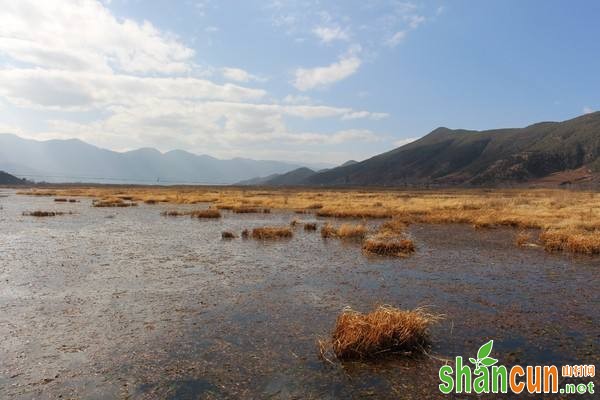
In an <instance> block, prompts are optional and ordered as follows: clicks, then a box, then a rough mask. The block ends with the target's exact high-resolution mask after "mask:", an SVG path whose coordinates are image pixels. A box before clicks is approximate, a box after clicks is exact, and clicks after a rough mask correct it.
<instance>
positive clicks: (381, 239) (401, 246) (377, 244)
mask: <svg viewBox="0 0 600 400" xmlns="http://www.w3.org/2000/svg"><path fill="white" fill-rule="evenodd" d="M362 249H363V251H364V252H365V253H368V254H377V255H380V256H398V257H403V256H406V255H408V254H410V253H414V251H415V244H414V242H413V241H412V240H410V239H408V238H406V237H405V236H403V235H401V234H397V233H392V232H379V233H377V234H375V235H373V236H370V237H368V238H366V239H365V240H364V241H363V244H362Z"/></svg>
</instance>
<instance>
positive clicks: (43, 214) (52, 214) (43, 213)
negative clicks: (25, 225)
mask: <svg viewBox="0 0 600 400" xmlns="http://www.w3.org/2000/svg"><path fill="white" fill-rule="evenodd" d="M65 214H71V213H64V212H61V211H24V212H23V216H26V217H56V216H59V215H65Z"/></svg>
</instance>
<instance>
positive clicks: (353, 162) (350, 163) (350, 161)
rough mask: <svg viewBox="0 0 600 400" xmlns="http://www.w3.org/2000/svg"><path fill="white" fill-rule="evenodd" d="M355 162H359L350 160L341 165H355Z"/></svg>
mask: <svg viewBox="0 0 600 400" xmlns="http://www.w3.org/2000/svg"><path fill="white" fill-rule="evenodd" d="M354 164H358V161H355V160H348V161H346V162H345V163H343V164H342V165H340V167H347V166H348V165H354Z"/></svg>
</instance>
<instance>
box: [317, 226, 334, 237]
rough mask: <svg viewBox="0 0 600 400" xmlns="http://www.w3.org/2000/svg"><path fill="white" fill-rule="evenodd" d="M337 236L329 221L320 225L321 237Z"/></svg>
mask: <svg viewBox="0 0 600 400" xmlns="http://www.w3.org/2000/svg"><path fill="white" fill-rule="evenodd" d="M336 236H337V229H335V227H333V225H331V224H330V223H326V224H325V225H323V226H322V227H321V237H322V238H332V237H336Z"/></svg>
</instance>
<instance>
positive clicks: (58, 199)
mask: <svg viewBox="0 0 600 400" xmlns="http://www.w3.org/2000/svg"><path fill="white" fill-rule="evenodd" d="M54 201H55V202H57V203H66V202H67V199H65V198H63V197H57V198H56V199H54Z"/></svg>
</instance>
